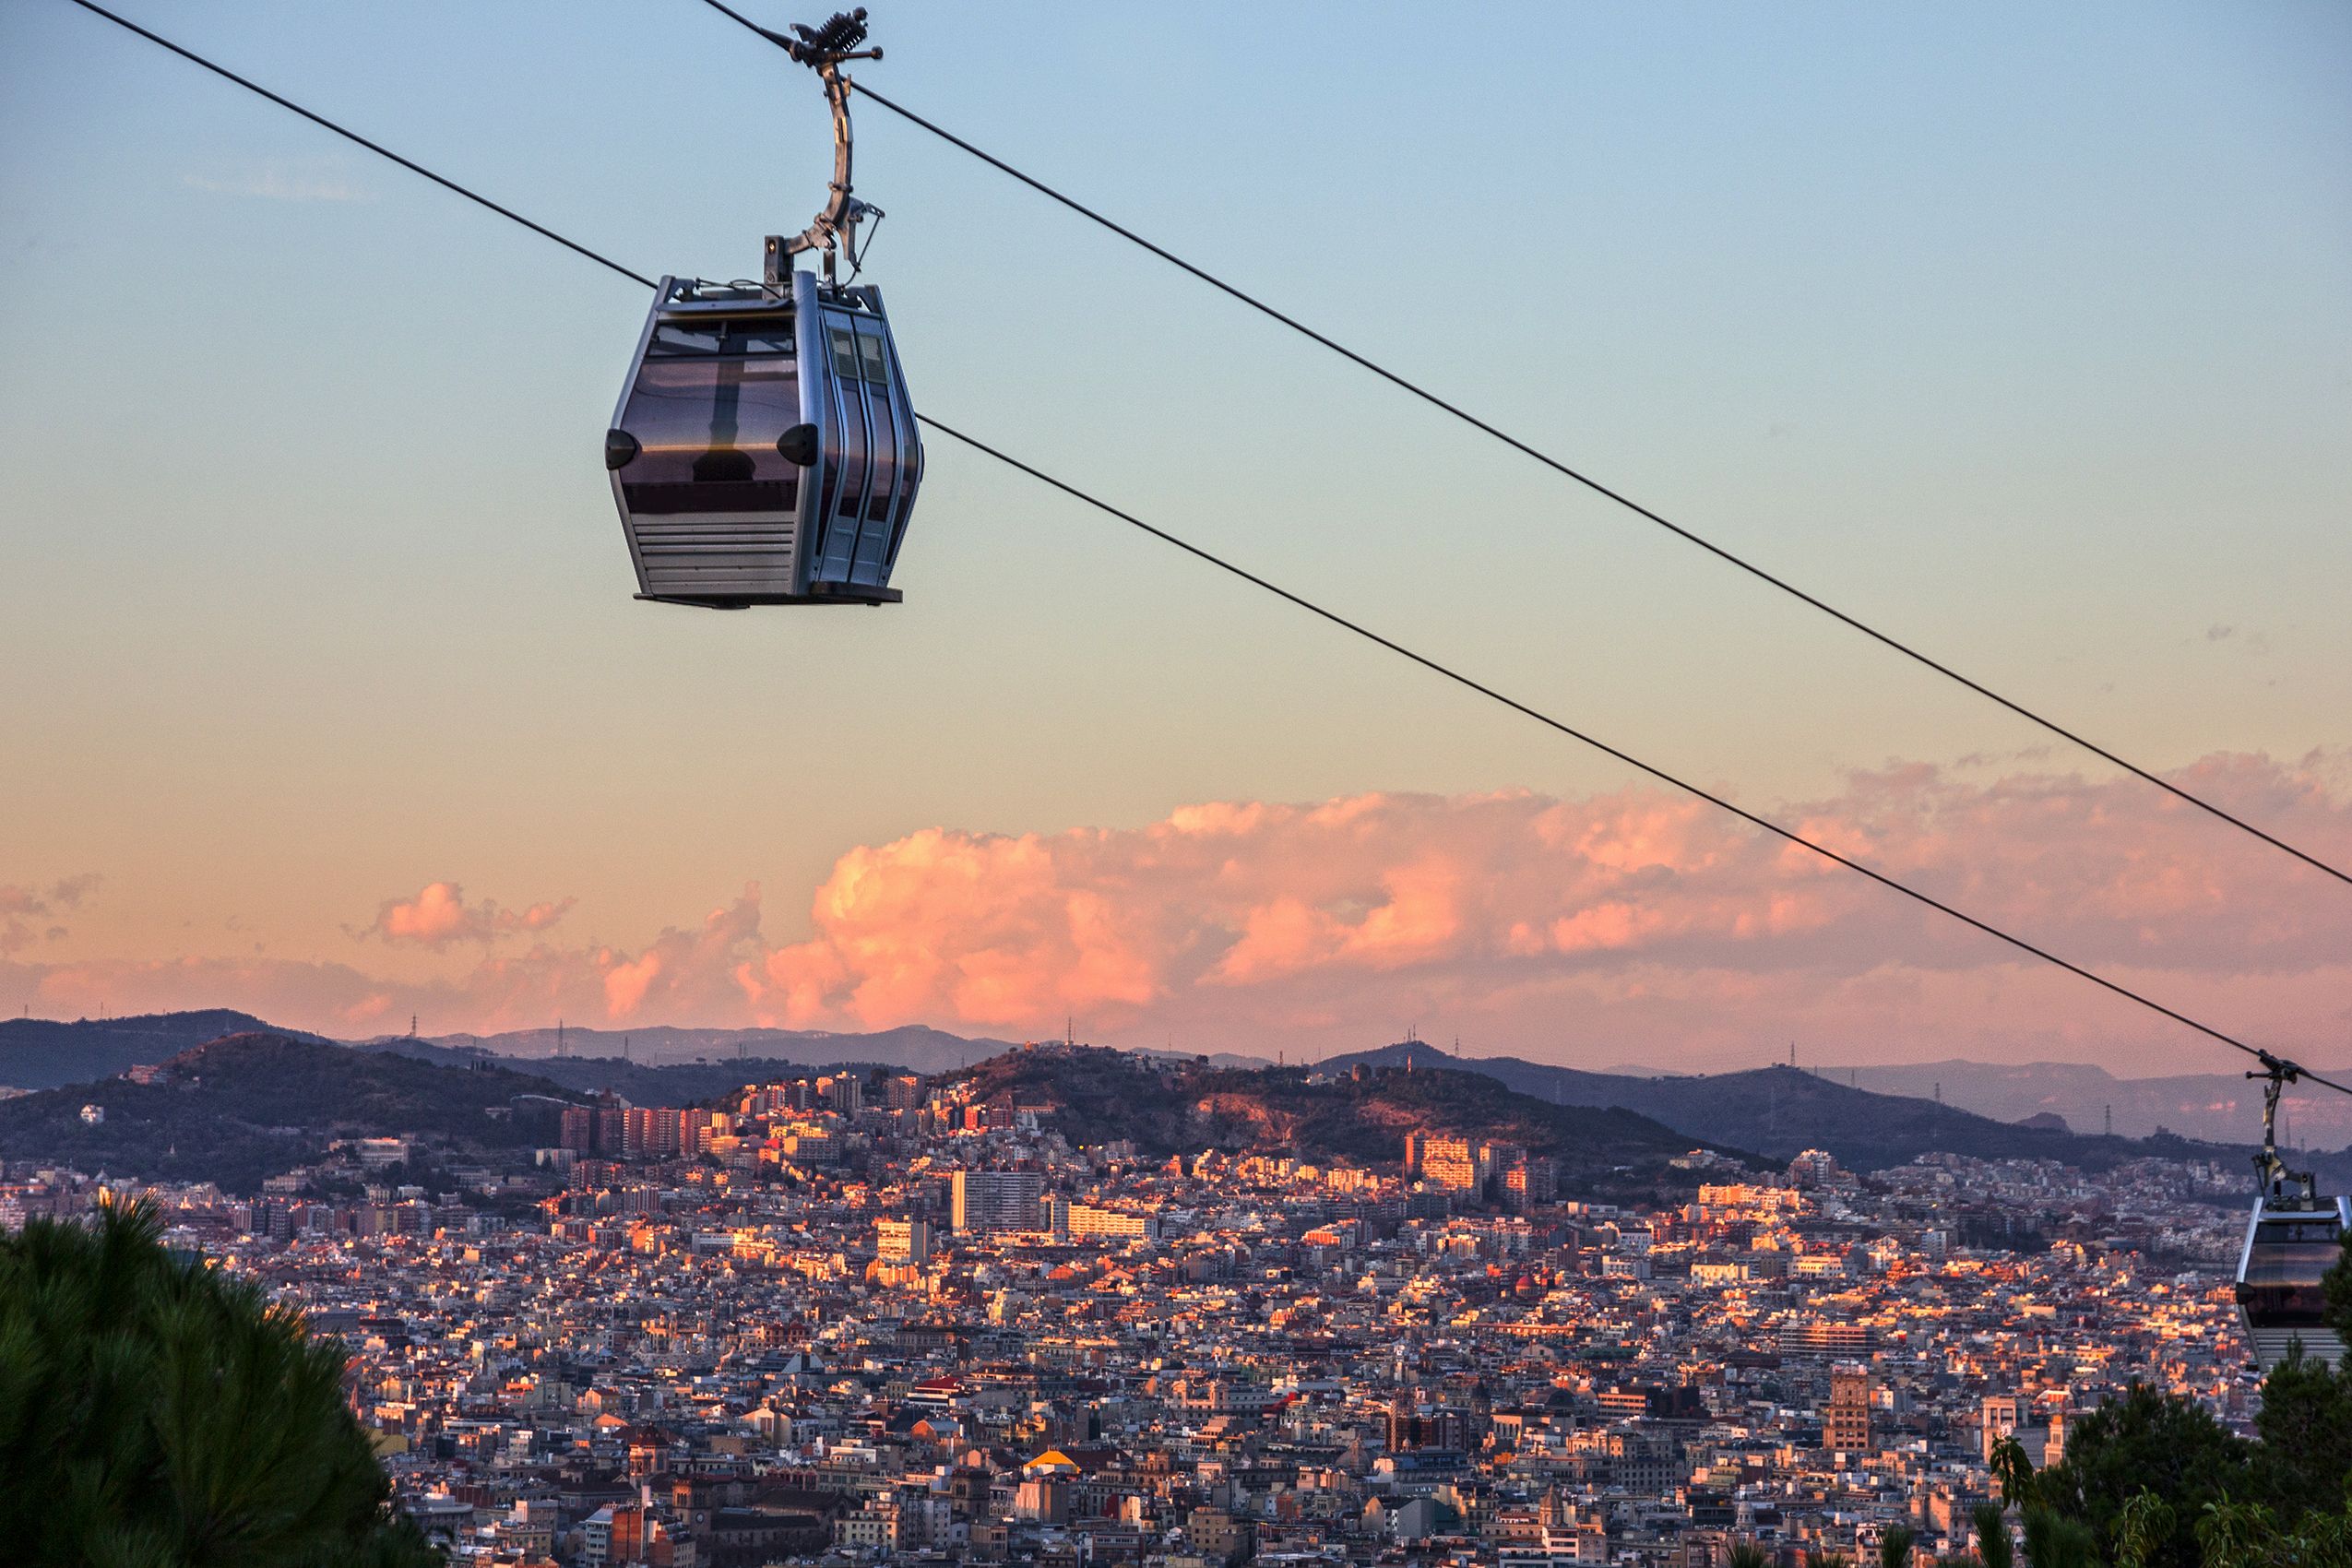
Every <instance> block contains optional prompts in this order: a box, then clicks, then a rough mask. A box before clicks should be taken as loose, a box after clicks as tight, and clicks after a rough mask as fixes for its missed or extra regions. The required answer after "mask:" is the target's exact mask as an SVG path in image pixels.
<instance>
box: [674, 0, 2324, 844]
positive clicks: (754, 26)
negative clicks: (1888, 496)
mask: <svg viewBox="0 0 2352 1568" xmlns="http://www.w3.org/2000/svg"><path fill="white" fill-rule="evenodd" d="M703 4H704V5H706V6H709V7H710V8H711V9H712V10H714V11H717V12H719V13H720V14H721V15H723V16H725V17H727V18H731V20H733V21H735V22H737V23H739V24H740V25H742V26H743V27H745V28H748V29H750V30H752V31H753V32H755V33H758V34H759V35H760V36H761V37H762V38H765V39H766V40H768V41H769V42H777V39H776V37H775V35H774V34H772V33H769V32H768V31H767V30H766V29H765V28H762V27H761V26H760V25H759V24H758V23H756V22H754V21H753V20H751V19H750V18H747V17H745V16H744V15H743V14H742V12H740V11H736V10H734V9H732V8H731V7H729V6H725V5H723V4H721V0H703ZM851 85H852V86H853V87H854V88H855V89H856V90H857V91H858V92H859V93H861V95H863V96H864V97H866V98H870V99H872V100H873V101H874V102H875V103H878V104H880V105H881V106H882V107H883V108H885V109H887V110H889V111H890V112H891V113H893V114H896V115H897V116H898V117H899V118H900V119H902V120H905V121H906V122H907V123H908V124H909V125H917V126H920V127H921V128H922V129H923V130H926V131H929V132H930V133H931V134H932V136H935V137H938V138H939V139H940V140H942V141H944V142H946V143H947V144H948V145H949V146H951V147H954V148H957V149H959V150H961V151H963V152H967V153H969V154H970V155H971V156H972V157H974V158H977V159H979V160H980V161H981V162H983V163H985V164H987V165H988V166H989V167H990V168H992V169H994V170H996V171H997V172H999V173H1003V174H1006V175H1009V176H1010V177H1012V178H1013V179H1015V180H1017V181H1019V182H1020V183H1021V184H1025V185H1027V186H1028V187H1029V189H1031V190H1033V191H1035V192H1037V193H1038V194H1039V196H1045V197H1047V198H1049V199H1051V200H1052V201H1056V202H1059V203H1060V204H1061V205H1062V206H1063V207H1065V208H1069V209H1070V210H1071V211H1072V212H1075V213H1076V214H1077V215H1078V216H1079V217H1081V218H1084V219H1086V220H1087V221H1088V222H1090V223H1094V224H1097V225H1099V226H1100V227H1102V228H1104V229H1107V230H1109V231H1110V232H1111V233H1113V234H1116V235H1118V236H1119V237H1120V238H1121V239H1123V240H1125V241H1126V242H1128V243H1129V244H1134V245H1137V246H1140V247H1141V248H1142V249H1144V250H1146V251H1149V252H1150V253H1151V254H1152V255H1156V256H1158V258H1159V259H1160V260H1162V261H1164V262H1166V263H1168V264H1169V265H1170V267H1176V268H1178V269H1179V270H1181V271H1183V272H1186V273H1189V274H1190V275H1192V276H1193V277H1194V278H1197V279H1200V280H1201V281H1202V282H1204V283H1206V284H1207V285H1208V286H1209V287H1210V288H1212V289H1215V290H1217V291H1218V292H1220V293H1222V294H1225V295H1227V296H1229V297H1230V298H1232V299H1235V300H1238V301H1240V302H1241V303H1242V304H1245V305H1247V306H1249V307H1250V308H1251V309H1252V310H1253V311H1256V312H1257V313H1258V314H1259V315H1264V316H1265V317H1266V318H1267V319H1269V320H1271V321H1276V322H1279V323H1280V324H1281V325H1283V326H1284V327H1289V329H1290V330H1291V331H1293V332H1296V333H1298V334H1299V335H1300V336H1301V337H1302V338H1305V339H1309V340H1310V341H1312V342H1314V343H1317V344H1320V345H1321V346H1322V347H1324V348H1325V349H1328V350H1331V351H1332V352H1333V353H1335V354H1337V355H1338V356H1339V357H1340V358H1342V359H1344V360H1347V361H1348V362H1351V363H1353V364H1356V365H1358V366H1360V367H1361V368H1363V369H1365V370H1368V371H1370V372H1372V374H1374V375H1377V376H1379V377H1380V378H1381V379H1382V380H1383V381H1385V382H1387V383H1388V384H1389V385H1390V386H1395V387H1396V388H1398V389H1399V390H1400V391H1404V392H1407V393H1409V394H1411V395H1412V396H1413V397H1415V398H1420V400H1421V401H1422V402H1424V403H1427V404H1428V405H1430V407H1431V408H1433V409H1437V410H1442V411H1443V412H1444V413H1447V414H1450V415H1452V416H1453V417H1454V418H1455V419H1457V420H1459V421H1461V422H1463V423H1464V424H1467V425H1468V426H1469V427H1470V428H1471V429H1473V430H1476V431H1479V433H1481V434H1486V435H1490V436H1492V437H1493V438H1494V439H1495V440H1497V441H1500V442H1502V443H1503V445H1506V446H1508V447H1510V448H1511V449H1512V450H1514V451H1515V452H1518V453H1520V454H1522V455H1523V456H1526V457H1532V458H1534V459H1535V460H1536V461H1537V462H1538V463H1541V464H1542V465H1543V466H1544V467H1545V468H1548V469H1551V470H1552V471H1553V472H1554V473H1557V474H1559V475H1561V476H1562V477H1563V478H1566V479H1571V480H1574V481H1575V482H1577V483H1578V484H1581V485H1583V486H1584V487H1585V488H1586V489H1587V490H1589V491H1591V492H1592V493H1594V494H1596V495H1599V496H1602V497H1604V498H1606V499H1608V500H1610V501H1613V502H1615V503H1616V504H1617V505H1620V506H1622V507H1624V508H1625V509H1626V510H1627V511H1629V512H1631V513H1633V515H1634V516H1636V517H1642V518H1644V519H1645V520H1647V521H1649V522H1652V523H1655V524H1657V526H1658V527H1659V528H1662V529H1666V530H1667V531H1668V532H1669V533H1671V534H1673V535H1674V536H1675V537H1676V538H1678V539H1680V540H1683V541H1684V542H1685V543H1688V544H1694V545H1696V546H1698V547H1699V548H1700V549H1701V550H1704V551H1705V552H1707V553H1708V554H1710V555H1712V556H1714V557H1716V559H1717V560H1719V561H1722V562H1724V563H1726V564H1728V565H1732V566H1736V567H1738V568H1739V569H1740V571H1742V572H1745V573H1747V574H1748V575H1749V576H1752V577H1754V578H1755V579H1757V580H1758V581H1759V582H1764V583H1768V584H1770V585H1771V586H1772V587H1774V588H1778V589H1779V590H1780V591H1781V592H1782V593H1785V594H1787V595H1788V596H1789V597H1790V598H1791V599H1794V600H1798V601H1799V602H1800V603H1803V604H1806V605H1810V606H1811V607H1812V608H1813V609H1815V610H1818V611H1820V612H1822V613H1823V614H1824V615H1827V616H1829V617H1830V618H1832V619H1833V620H1835V621H1838V622H1841V623H1843V624H1846V625H1847V626H1849V627H1851V628H1853V629H1854V630H1855V631H1857V632H1859V633H1861V634H1862V635H1863V636H1866V637H1869V638H1870V639H1871V640H1872V641H1873V642H1876V643H1878V644H1880V645H1882V646H1883V647H1889V648H1892V649H1894V650H1895V652H1896V653H1899V654H1901V655H1902V656H1903V657H1904V658H1906V659H1911V660H1912V661H1914V662H1915V663H1918V664H1920V665H1922V666H1924V667H1926V668H1927V669H1930V670H1932V671H1935V672H1936V673H1937V674H1939V675H1942V677H1944V678H1945V679H1946V680H1949V681H1953V682H1955V683H1958V684H1960V685H1962V686H1965V687H1966V688H1967V689H1968V690H1969V691H1972V692H1974V693H1976V694H1977V695H1978V696H1980V697H1983V698H1985V699H1986V700H1987V701H1989V702H1992V703H1996V704H1998V705H2000V706H2001V707H2004V708H2006V709H2008V710H2009V711H2010V712H2011V713H2013V714H2015V715H2017V717H2019V718H2020V719H2025V720H2027V721H2029V722H2031V723H2034V724H2037V725H2039V726H2041V727H2042V728H2043V729H2044V730H2047V731H2049V732H2050V733H2051V734H2053V735H2056V736H2058V737H2060V738H2061V740H2065V741H2068V742H2072V743H2073V744H2074V745H2077V746H2080V747H2081V748H2082V749H2083V750H2085V751H2086V752H2088V753H2090V754H2092V755H2093V756H2096V757H2099V758H2101V759H2103V760H2105V761H2107V762H2109V763H2112V764H2114V765H2115V766H2117V767H2120V768H2121V769H2123V771H2124V772H2126V773H2129V774H2132V776H2133V777H2135V778H2143V779H2145V780H2146V781H2147V782H2148V783H2150V784H2153V785H2155V786H2156V788H2157V789H2159V790H2164V791H2165V792H2166V793H2167V794H2168V795H2171V796H2173V797H2174V798H2175V799H2178V800H2180V801H2182V802H2186V803H2188V804H2189V805H2192V806H2194V807H2196V808H2197V809H2198V810H2199V811H2201V812H2204V813H2205V814H2207V815H2210V816H2213V817H2215V818H2218V819H2219V820H2221V821H2223V822H2226V823H2227V824H2228V825H2229V826H2232V827H2235V828H2238V829H2239V830H2240V831H2241V832H2245V833H2250V834H2251V835H2253V836H2254V837H2256V838H2259V839H2261V840H2262V841H2263V843H2265V844H2268V845H2269V846H2271V847H2272V848H2273V849H2279V850H2282V851H2284V852H2285V853H2287V854H2289V855H2292V856H2294V857H2295V859H2297V860H2299V861H2302V862H2303V863H2304V864H2305V865H2307V866H2310V867H2311V868H2312V869H2313V870H2315V871H2321V872H2325V873H2327V874H2328V875H2330V876H2332V877H2334V878H2335V879H2336V880H2337V881H2338V882H2341V883H2344V884H2346V885H2352V872H2346V871H2342V870H2339V869H2338V868H2337V867H2335V866H2333V865H2331V864H2329V863H2328V862H2327V861H2323V860H2321V859H2320V858H2319V857H2318V856H2316V855H2313V854H2310V853H2309V852H2308V851H2305V850H2302V849H2297V848H2296V847H2295V846H2294V845H2292V844H2289V843H2288V842H2287V840H2285V839H2284V838H2281V837H2277V836H2276V835H2275V834H2273V833H2270V832H2267V831H2265V830H2264V829H2263V828H2261V827H2257V826H2254V824H2252V823H2251V822H2248V821H2246V820H2245V819H2244V818H2243V817H2240V816H2238V815H2236V814H2233V813H2231V812H2229V811H2227V810H2225V809H2224V808H2222V807H2220V806H2217V805H2215V804H2214V802H2211V801H2208V800H2206V799H2205V798H2204V796H2202V795H2198V794H2195V793H2192V791H2190V790H2184V789H2182V788H2181V787H2180V785H2178V784H2175V783H2173V782H2172V781H2171V780H2170V779H2168V778H2164V777H2163V776H2162V775H2160V774H2156V773H2154V772H2151V771H2150V770H2148V769H2147V768H2144V767H2142V766H2140V765H2139V764H2137V763H2135V762H2132V761H2129V760H2127V759H2126V758H2124V757H2121V756H2119V755H2118V754H2115V753H2114V752H2111V751H2109V750H2108V748H2107V747H2105V746H2102V745H2100V744H2099V743H2098V742H2096V741H2093V740H2090V739H2089V738H2087V737H2086V736H2084V735H2082V734H2080V733H2078V732H2077V731H2073V730H2070V729H2068V728H2067V727H2066V726H2065V725H2063V724H2061V723H2059V722H2058V721H2057V720H2056V719H2047V718H2044V717H2043V716H2042V715H2041V714H2039V713H2037V712H2035V711H2034V710H2033V709H2032V708H2030V707H2026V706H2025V704H2023V703H2021V702H2018V701H2016V700H2015V699H2014V698H2012V697H2007V696H2003V695H2002V694H2001V693H1999V692H1997V691H1994V690H1993V689H1992V688H1991V687H1990V686H1988V685H1986V684H1984V683H1982V682H1980V681H1977V680H1974V679H1972V678H1970V677H1969V676H1967V675H1965V674H1963V673H1961V672H1960V671H1957V670H1955V669H1954V668H1953V667H1952V666H1950V665H1948V664H1946V663H1944V662H1942V660H1941V659H1936V658H1935V657H1934V656H1933V655H1931V654H1927V653H1923V652H1921V651H1920V650H1919V649H1918V648H1916V647H1912V646H1911V645H1910V644H1908V643H1907V642H1904V641H1903V640H1902V639H1900V638H1899V637H1896V636H1893V635H1891V634H1889V633H1886V632H1882V631H1880V630H1879V629H1878V628H1877V627H1875V626H1873V625H1871V624H1870V623H1868V622H1867V621H1863V620H1861V619H1859V617H1857V616H1854V615H1851V614H1848V613H1847V612H1845V611H1843V610H1840V609H1838V608H1837V607H1836V606H1835V605H1834V604H1831V603H1829V602H1828V601H1826V600H1823V599H1821V598H1820V597H1818V596H1817V595H1814V594H1812V593H1809V592H1807V591H1806V590H1805V589H1803V588H1799V587H1798V586H1797V585H1796V584H1794V583H1792V582H1790V581H1788V579H1787V578H1786V577H1782V576H1776V574H1774V573H1773V572H1770V571H1768V570H1766V569H1765V568H1764V567H1762V566H1759V565H1757V564H1755V563H1754V562H1752V561H1751V560H1749V559H1748V558H1747V557H1745V556H1743V555H1740V554H1737V553H1735V552H1732V551H1730V550H1728V549H1726V548H1725V547H1724V546H1722V545H1720V544H1717V543H1716V542H1715V541H1714V540H1711V539H1708V538H1706V537H1705V535H1703V534H1699V533H1696V532H1693V530H1692V529H1688V528H1685V527H1684V526H1683V525H1681V523H1678V522H1675V521H1674V520H1672V519H1671V518H1669V517H1664V516H1661V515H1660V514H1659V513H1657V512H1654V511H1652V510H1651V509H1650V508H1649V507H1647V506H1645V505H1642V504H1641V503H1640V502H1638V501H1635V500H1633V498H1632V497H1631V496H1628V495H1626V494H1625V493H1622V492H1621V491H1617V490H1612V489H1610V487H1609V486H1608V485H1606V484H1603V483H1601V482H1600V481H1598V480H1597V479H1594V478H1593V477H1592V476H1590V475H1589V474H1586V473H1584V472H1582V471H1580V470H1578V469H1574V468H1573V467H1571V466H1570V465H1568V464H1567V463H1565V462H1562V460H1561V459H1559V458H1558V457H1553V456H1551V454H1550V453H1549V452H1546V451H1544V450H1543V449H1542V448H1540V447H1538V446H1535V445H1531V444H1530V443H1528V442H1526V441H1523V440H1521V439H1520V438H1519V437H1518V436H1515V435H1513V434H1511V433H1510V432H1508V431H1506V430H1503V429H1502V428H1501V427H1499V426H1497V425H1494V424H1491V423H1490V422H1487V421H1486V420H1483V419H1481V418H1479V416H1478V415H1476V414H1474V413H1471V412H1470V411H1469V410H1467V409H1464V408H1462V407H1461V406H1460V405H1459V404H1456V403H1454V402H1450V401H1448V400H1447V399H1446V398H1442V397H1440V396H1439V395H1438V394H1436V393H1434V392H1432V391H1431V390H1430V389H1429V388H1427V387H1425V386H1421V385H1420V384H1419V383H1418V382H1415V381H1412V380H1410V379H1408V377H1406V376H1404V375H1402V374H1399V373H1397V372H1396V371H1393V370H1391V369H1389V368H1388V367H1387V366H1386V365H1384V364H1382V363H1380V362H1378V361H1376V360H1373V359H1371V358H1369V357H1367V356H1366V355H1364V354H1361V353H1359V352H1358V351H1357V350H1354V349H1351V348H1349V347H1348V345H1347V344H1345V343H1342V342H1340V341H1338V340H1337V339H1335V338H1332V337H1329V336H1328V335H1326V334H1324V333H1322V332H1319V331H1317V330H1316V329H1315V328H1313V327H1309V326H1308V325H1307V324H1306V323H1304V322H1302V321H1301V320H1299V319H1298V318H1297V317H1296V316H1293V315H1288V314H1286V313H1285V312H1283V311H1281V310H1278V309H1277V308H1276V307H1275V306H1273V305H1270V304H1268V303H1265V301H1264V300H1261V299H1259V298H1258V297H1257V296H1255V295H1254V294H1252V293H1249V292H1247V291H1244V290H1242V289H1240V288H1237V287H1236V286H1235V285H1233V284H1231V283H1229V282H1227V281H1226V280H1225V279H1222V278H1219V277H1218V276H1217V275H1216V274H1215V273H1213V272H1210V271H1208V270H1207V269H1206V267H1199V266H1197V265H1195V264H1194V263H1193V262H1190V261H1187V260H1185V259H1184V258H1183V257H1182V256H1181V255H1177V254H1176V253H1175V252H1173V251H1171V250H1170V249H1168V248H1167V247H1166V246H1165V245H1161V244H1155V243H1154V242H1152V241H1150V240H1147V239H1146V238H1145V237H1144V236H1143V235H1141V234H1138V233H1137V232H1134V230H1133V229H1130V228H1128V227H1126V226H1125V225H1124V224H1123V223H1120V222H1118V221H1116V220H1112V219H1111V218H1107V217H1105V216H1104V215H1103V214H1101V213H1099V212H1098V211H1096V210H1095V209H1094V208H1090V207H1088V206H1087V205H1086V204H1085V203H1084V202H1081V201H1079V200H1077V199H1076V198H1075V197H1073V196H1065V195H1063V193H1062V192H1060V191H1058V190H1056V189H1054V188H1053V187H1052V186H1051V185H1049V184H1046V183H1045V182H1044V181H1042V180H1040V179H1039V178H1037V177H1036V176H1035V175H1033V174H1029V173H1027V172H1023V171H1022V170H1020V169H1016V168H1015V167H1014V166H1013V165H1012V164H1010V163H1007V162H1005V161H1004V160H1003V159H1001V158H999V157H997V156H996V155H995V154H993V153H991V152H989V151H987V150H985V149H983V148H980V147H976V146H974V145H973V144H972V143H971V142H968V141H967V140H965V139H964V138H963V137H959V136H957V135H956V133H955V132H953V131H950V130H948V129H947V128H946V127H945V126H944V125H938V124H937V123H935V122H933V121H931V120H927V119H925V118H924V117H923V116H921V114H918V113H915V112H914V111H913V110H911V109H909V108H907V107H906V106H905V105H903V104H900V103H896V102H893V101H891V100H890V99H888V98H885V97H884V96H883V95H882V94H881V93H878V92H876V91H875V90H874V89H872V88H870V87H867V86H866V85H865V84H864V83H862V82H858V83H853V84H851Z"/></svg>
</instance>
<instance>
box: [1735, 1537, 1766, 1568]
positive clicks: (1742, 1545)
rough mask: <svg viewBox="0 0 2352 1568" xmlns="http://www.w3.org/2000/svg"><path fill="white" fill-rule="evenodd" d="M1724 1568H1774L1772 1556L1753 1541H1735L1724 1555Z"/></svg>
mask: <svg viewBox="0 0 2352 1568" xmlns="http://www.w3.org/2000/svg"><path fill="white" fill-rule="evenodd" d="M1723 1568H1772V1554H1771V1553H1770V1552H1768V1551H1766V1550H1764V1548H1762V1547H1760V1546H1758V1545H1757V1544H1756V1543H1755V1542H1753V1541H1752V1540H1741V1541H1733V1542H1732V1543H1731V1550H1728V1551H1727V1552H1725V1553H1724V1554H1723Z"/></svg>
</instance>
